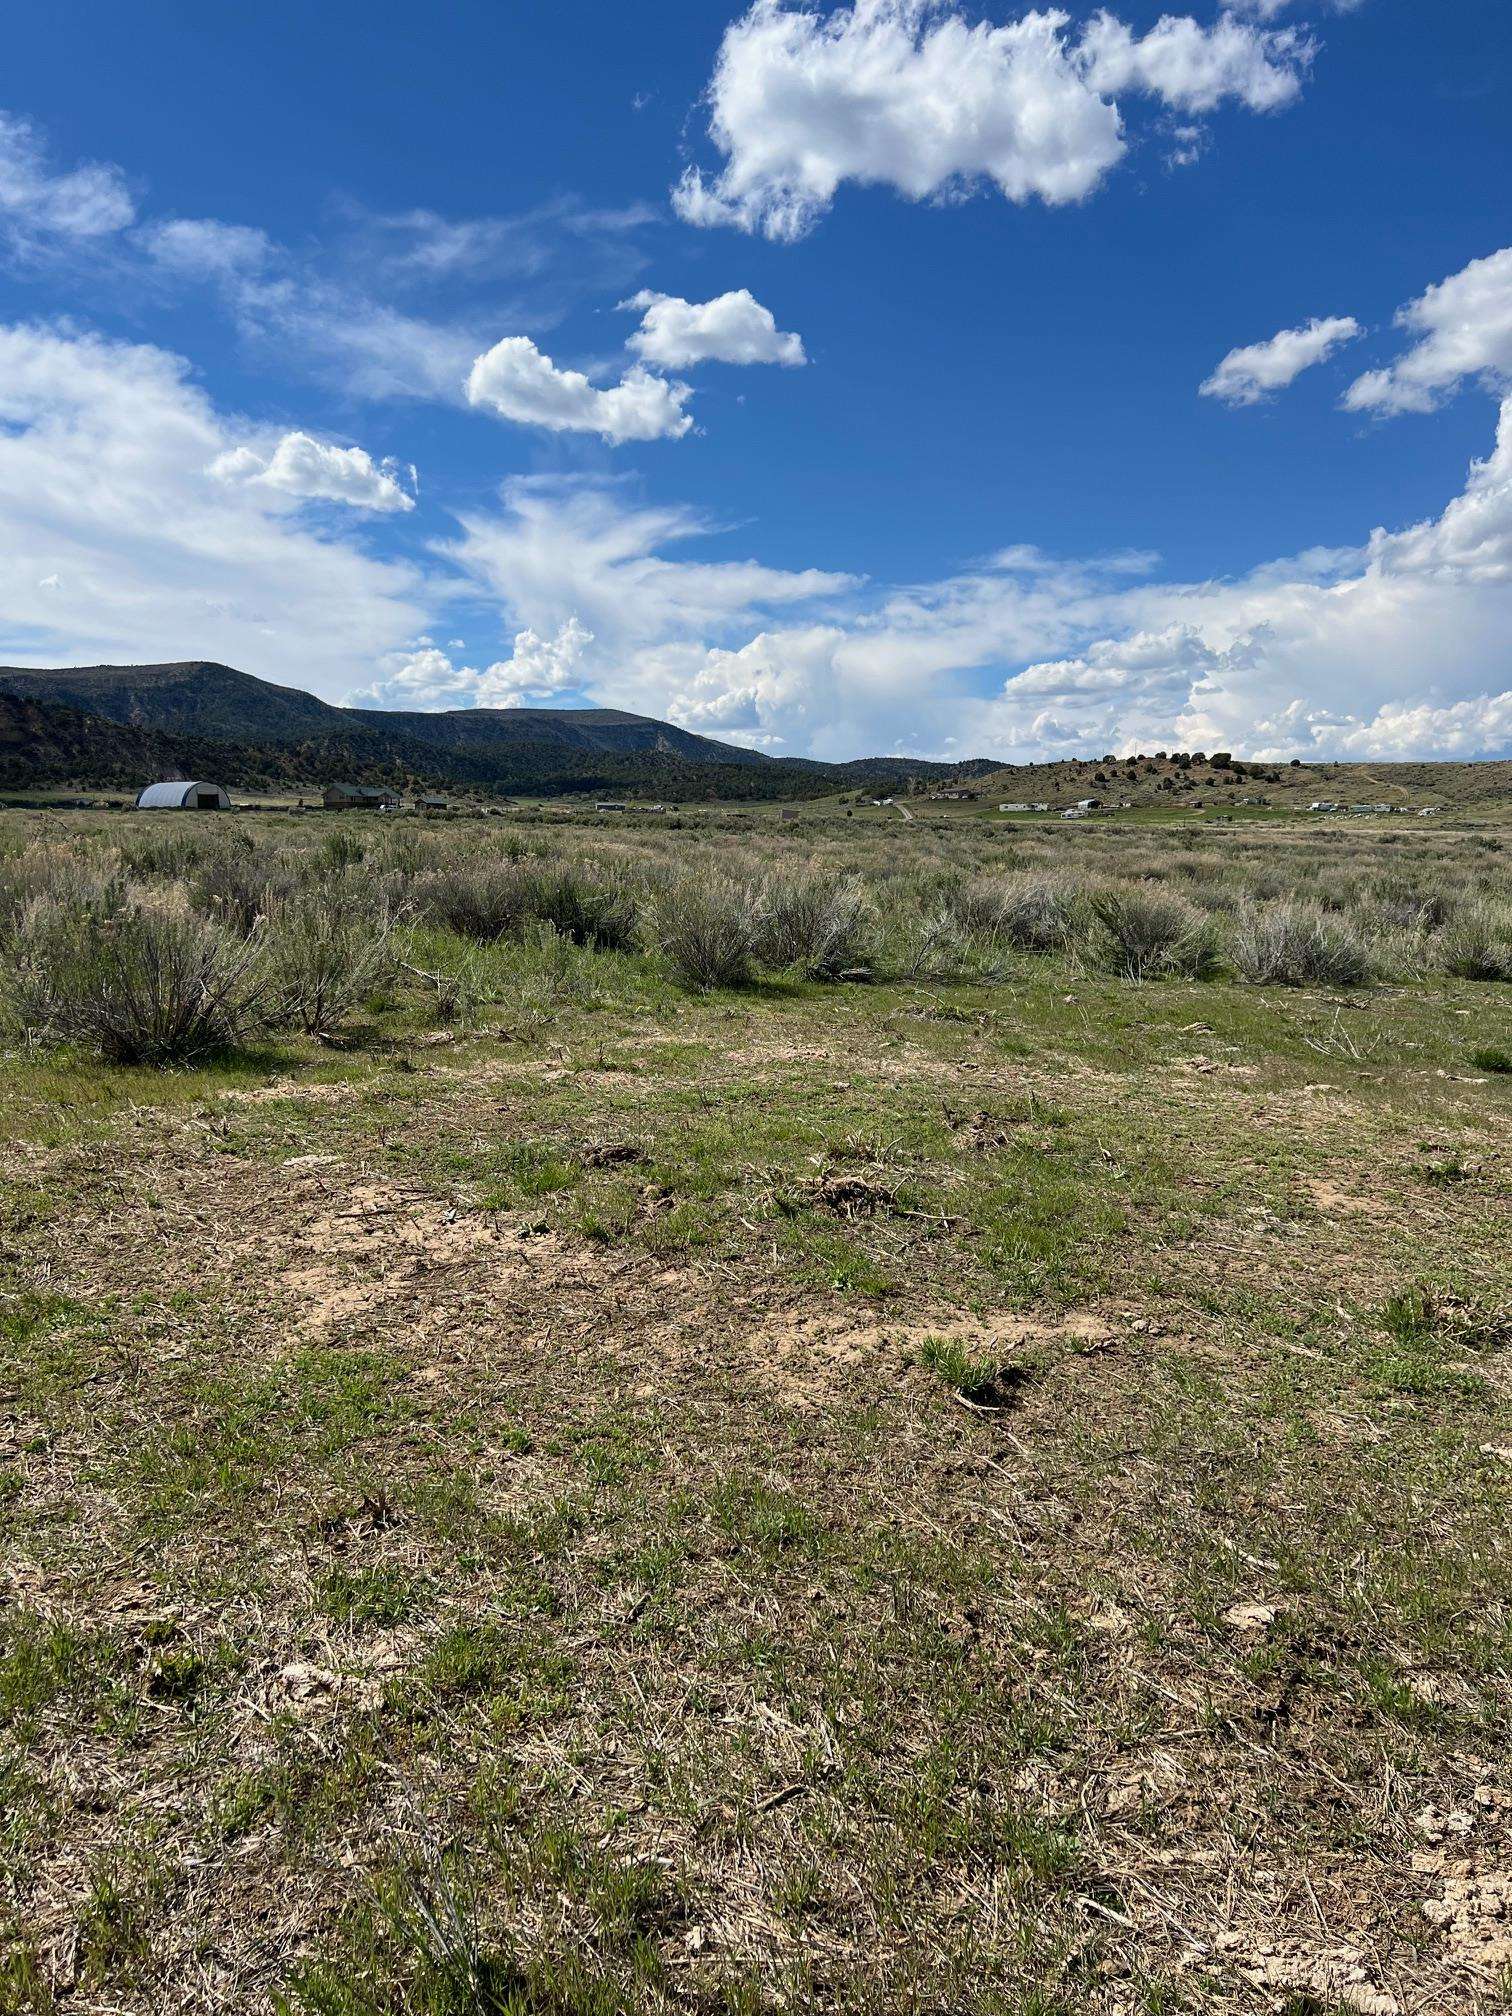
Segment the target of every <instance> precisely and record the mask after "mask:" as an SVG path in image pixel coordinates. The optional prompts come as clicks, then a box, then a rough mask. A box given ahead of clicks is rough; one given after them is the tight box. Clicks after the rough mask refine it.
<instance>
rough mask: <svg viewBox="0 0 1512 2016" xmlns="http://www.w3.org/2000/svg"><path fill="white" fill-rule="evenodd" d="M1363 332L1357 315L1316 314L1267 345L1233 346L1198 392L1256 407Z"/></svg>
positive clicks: (1277, 336)
mask: <svg viewBox="0 0 1512 2016" xmlns="http://www.w3.org/2000/svg"><path fill="white" fill-rule="evenodd" d="M1360 334H1361V329H1360V325H1359V323H1358V322H1356V320H1355V319H1354V317H1353V316H1352V315H1323V316H1314V317H1313V319H1312V321H1311V322H1306V323H1304V324H1303V325H1302V326H1301V327H1300V328H1298V329H1282V330H1279V331H1278V332H1277V334H1276V335H1274V336H1272V337H1270V338H1269V339H1268V340H1267V341H1266V342H1264V343H1248V344H1246V345H1245V346H1244V347H1243V348H1242V349H1239V350H1230V352H1229V353H1228V355H1227V357H1225V358H1224V360H1223V362H1222V363H1221V364H1220V365H1219V366H1218V368H1217V370H1216V371H1214V373H1213V374H1212V376H1211V377H1210V378H1205V379H1204V380H1203V382H1202V384H1201V385H1200V386H1199V387H1198V390H1199V391H1200V392H1201V393H1202V394H1203V395H1204V397H1206V398H1209V399H1223V400H1226V401H1227V403H1228V404H1229V405H1230V406H1254V405H1257V404H1258V403H1259V401H1260V400H1262V399H1263V398H1264V397H1265V395H1266V394H1267V393H1268V392H1279V391H1280V390H1281V389H1282V387H1283V386H1286V385H1290V384H1291V382H1292V380H1293V379H1294V378H1298V377H1300V376H1301V374H1302V373H1303V372H1304V371H1307V370H1309V369H1311V367H1312V366H1313V365H1314V364H1321V363H1322V362H1323V361H1324V359H1325V358H1327V357H1331V356H1332V355H1333V353H1334V351H1335V350H1337V349H1338V348H1339V346H1340V345H1341V344H1343V343H1352V342H1353V341H1354V339H1355V337H1356V336H1358V335H1360Z"/></svg>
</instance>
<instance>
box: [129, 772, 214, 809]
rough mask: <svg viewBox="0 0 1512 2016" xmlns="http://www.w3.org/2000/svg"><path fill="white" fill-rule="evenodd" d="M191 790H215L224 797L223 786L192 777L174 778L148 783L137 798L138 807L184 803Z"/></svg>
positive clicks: (186, 801) (187, 800)
mask: <svg viewBox="0 0 1512 2016" xmlns="http://www.w3.org/2000/svg"><path fill="white" fill-rule="evenodd" d="M193 791H217V792H219V793H220V795H221V797H223V798H224V797H225V795H226V793H225V790H224V787H223V786H221V785H219V784H208V783H205V782H203V781H198V780H194V779H188V780H186V779H184V778H175V779H174V780H173V781H172V782H171V783H167V784H149V785H148V786H147V788H146V790H145V791H144V792H143V793H142V794H141V796H140V797H139V798H138V799H137V806H138V809H141V808H142V807H144V806H149V807H150V806H153V805H186V804H187V803H188V802H189V795H190V793H191V792H193Z"/></svg>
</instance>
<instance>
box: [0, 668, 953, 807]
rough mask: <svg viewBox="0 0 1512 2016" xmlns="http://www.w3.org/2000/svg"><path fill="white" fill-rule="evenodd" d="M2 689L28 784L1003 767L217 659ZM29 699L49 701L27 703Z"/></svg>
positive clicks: (823, 783) (11, 672)
mask: <svg viewBox="0 0 1512 2016" xmlns="http://www.w3.org/2000/svg"><path fill="white" fill-rule="evenodd" d="M0 700H3V701H4V702H5V703H6V704H7V716H6V720H5V721H4V722H3V723H0V727H3V728H4V730H5V735H6V746H7V749H8V755H7V758H6V762H5V774H6V775H8V776H14V775H15V773H16V771H17V770H18V768H19V769H24V767H25V760H24V755H23V753H22V751H23V745H24V742H25V738H26V736H27V734H28V733H31V734H33V736H34V737H35V740H36V745H37V746H36V756H35V763H36V774H35V776H34V777H33V778H32V779H31V780H29V781H35V782H38V783H41V782H46V781H68V782H81V781H84V777H85V776H86V775H88V774H91V772H95V773H98V775H99V776H100V778H101V779H102V780H105V779H106V778H107V774H108V781H111V782H117V781H120V780H121V778H122V777H123V775H124V774H125V773H126V772H127V771H131V770H132V766H133V765H135V766H137V767H140V766H141V764H142V763H143V762H146V761H147V760H148V759H149V758H151V757H154V756H155V757H156V758H157V759H158V762H159V764H160V765H162V764H169V763H174V762H176V763H178V764H180V765H187V764H190V763H191V762H192V763H193V764H194V766H195V767H197V768H198V769H200V770H202V771H207V772H209V773H210V774H214V775H217V776H218V780H219V781H221V782H224V783H226V784H228V785H236V786H240V787H242V788H247V787H251V788H267V787H268V786H270V785H274V784H277V785H285V786H286V785H289V784H305V785H316V786H318V785H321V784H326V783H333V782H336V781H338V780H342V779H345V780H349V781H351V782H354V783H387V784H403V783H410V784H416V785H446V786H450V787H452V788H454V789H455V788H463V787H470V788H475V789H487V790H495V791H506V792H508V791H524V792H529V791H545V792H549V793H555V794H566V793H570V792H579V791H583V792H587V791H608V790H616V791H627V792H634V791H637V790H646V791H654V792H656V793H657V794H658V795H661V796H666V797H695V796H696V797H714V796H719V797H732V798H748V797H757V798H774V797H810V796H818V795H822V794H823V793H825V792H828V791H834V790H838V789H842V788H845V787H846V786H848V785H849V786H855V787H863V788H864V787H867V786H874V787H875V788H878V789H887V788H890V787H891V786H892V785H893V784H894V783H901V782H903V781H904V780H906V779H907V778H908V777H912V776H928V777H931V778H936V777H949V776H954V775H957V774H968V773H970V772H971V771H973V770H985V769H988V768H990V767H991V766H990V765H989V764H988V763H987V762H986V761H985V760H983V761H982V762H980V763H979V764H977V765H974V766H973V765H968V766H962V765H959V764H949V763H931V762H925V761H921V760H915V759H912V758H902V757H867V758H863V759H861V760H859V761H857V762H854V763H839V764H827V763H820V762H817V761H815V760H813V759H810V758H807V757H778V756H769V755H767V754H765V753H764V752H762V751H759V750H754V749H746V748H742V747H741V746H739V745H738V744H734V743H726V742H717V741H715V740H713V739H712V738H711V737H708V736H704V735H696V734H694V733H693V732H692V731H691V730H689V729H685V728H678V727H677V726H675V725H674V724H673V723H671V722H668V721H658V720H656V719H655V718H654V717H652V716H650V715H642V714H633V713H630V712H628V711H626V710H624V709H620V708H612V707H579V708H550V707H508V708H465V709H450V710H442V711H438V712H435V713H423V712H419V711H414V712H399V711H390V710H388V709H377V708H358V707H337V706H333V705H332V704H331V703H330V702H329V701H326V700H321V699H318V698H317V697H316V696H315V695H314V694H313V693H306V692H304V691H303V690H302V689H301V688H299V687H295V686H280V685H277V684H275V683H274V682H273V681H271V680H265V679H259V678H257V677H256V676H255V675H254V674H252V673H250V672H242V671H239V670H238V669H237V668H236V667H235V666H230V665H222V664H220V663H219V662H217V661H216V660H213V659H179V660H174V661H169V662H165V663H162V664H156V665H81V666H59V667H30V666H0ZM25 707H31V708H33V709H38V710H43V711H41V712H37V713H35V714H34V715H31V716H24V715H22V714H18V713H17V711H16V710H17V708H25ZM48 710H50V711H48ZM70 713H71V714H73V715H75V716H78V717H80V721H85V722H90V723H94V724H97V725H96V726H95V727H94V728H92V729H88V730H86V729H85V728H84V727H82V726H81V725H80V722H79V721H76V722H75V723H73V724H72V725H70V724H69V723H68V722H67V721H66V720H65V719H64V718H62V717H63V716H65V715H67V714H70ZM28 723H29V724H30V725H29V726H28ZM106 723H108V724H110V725H111V726H113V727H114V728H115V729H116V730H117V731H119V744H118V746H117V747H115V748H113V749H112V748H111V747H109V746H107V745H108V741H109V738H108V736H104V735H102V733H101V732H100V729H101V726H102V725H103V724H106ZM144 737H145V738H147V739H146V740H142V739H141V738H144ZM133 738H136V739H133ZM152 738H157V739H156V740H153V739H152ZM69 761H72V762H73V764H74V766H75V767H74V768H73V769H71V770H69V771H68V773H67V776H66V779H65V777H64V776H63V775H62V774H61V770H60V766H64V767H66V765H67V764H68V762H69ZM133 774H134V772H133ZM143 781H146V780H145V779H144V780H143Z"/></svg>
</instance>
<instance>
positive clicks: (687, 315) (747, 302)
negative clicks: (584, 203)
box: [620, 287, 808, 371]
mask: <svg viewBox="0 0 1512 2016" xmlns="http://www.w3.org/2000/svg"><path fill="white" fill-rule="evenodd" d="M620 305H621V306H622V307H624V308H628V309H632V310H633V311H634V312H635V313H637V314H638V315H640V317H641V325H640V327H639V329H637V330H636V331H635V333H634V335H633V336H631V338H630V339H629V348H630V349H632V350H633V351H634V352H635V353H636V355H637V356H638V357H639V358H641V359H642V361H643V362H644V363H647V364H658V365H660V366H662V367H663V369H665V370H669V371H685V370H686V369H687V368H688V366H689V365H691V364H806V363H807V362H808V359H807V357H806V356H805V355H804V351H803V338H802V337H801V336H798V335H796V334H794V333H792V332H791V331H784V330H781V329H779V328H778V327H777V318H776V317H775V316H774V315H773V313H772V311H771V309H770V308H763V307H762V305H761V303H760V302H759V301H758V300H757V299H756V297H755V295H754V294H753V293H752V292H751V290H750V289H749V288H748V287H737V288H735V289H734V290H733V291H732V292H730V293H728V294H716V295H715V296H714V298H713V300H712V301H684V300H682V299H681V298H680V297H679V296H677V295H675V294H654V293H652V292H651V290H650V289H649V288H642V289H641V291H640V293H639V294H633V295H632V296H631V297H630V299H629V300H628V301H625V302H622V303H621V304H620Z"/></svg>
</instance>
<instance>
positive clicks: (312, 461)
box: [210, 432, 415, 511]
mask: <svg viewBox="0 0 1512 2016" xmlns="http://www.w3.org/2000/svg"><path fill="white" fill-rule="evenodd" d="M210 473H211V475H212V476H218V477H219V478H220V480H221V481H222V482H223V483H261V484H264V485H265V486H266V487H267V488H268V489H269V490H279V491H282V492H283V494H284V495H285V496H286V497H310V498H318V499H320V500H322V501H323V502H326V503H330V504H351V505H354V506H355V507H356V508H357V509H358V510H361V511H413V510H414V508H415V500H414V498H413V497H412V496H411V495H410V493H409V491H408V490H406V489H405V488H404V485H403V483H402V482H401V481H400V475H399V465H398V464H397V463H396V462H393V461H391V460H386V461H384V462H381V463H380V462H375V461H374V460H373V458H372V456H371V455H369V454H368V452H367V450H366V449H365V448H338V447H336V446H335V445H334V444H333V443H331V442H329V441H317V440H316V439H315V437H314V435H313V434H302V433H299V432H294V433H290V434H285V435H284V436H283V437H282V439H281V440H279V441H278V442H276V443H275V444H274V445H273V447H272V448H271V449H262V448H254V447H252V446H250V445H245V444H244V445H243V446H242V447H240V448H230V449H227V450H226V452H225V453H224V454H221V455H217V456H216V458H215V460H214V461H213V462H212V463H211V464H210Z"/></svg>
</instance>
